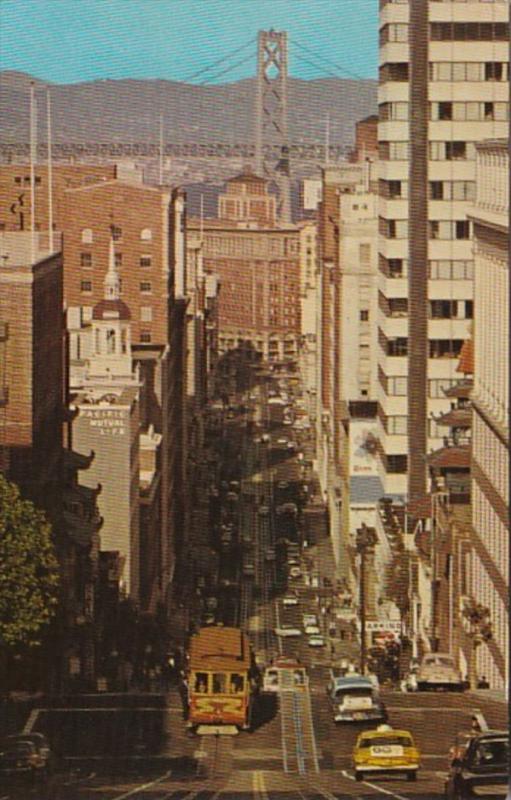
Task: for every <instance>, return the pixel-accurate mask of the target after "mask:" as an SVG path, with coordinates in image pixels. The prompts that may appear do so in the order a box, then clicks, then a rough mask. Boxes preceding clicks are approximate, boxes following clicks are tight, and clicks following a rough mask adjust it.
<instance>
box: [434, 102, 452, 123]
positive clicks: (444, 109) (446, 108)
mask: <svg viewBox="0 0 511 800" xmlns="http://www.w3.org/2000/svg"><path fill="white" fill-rule="evenodd" d="M452 106H453V104H452V103H448V102H441V103H433V104H432V112H433V116H432V119H440V120H445V119H452Z"/></svg>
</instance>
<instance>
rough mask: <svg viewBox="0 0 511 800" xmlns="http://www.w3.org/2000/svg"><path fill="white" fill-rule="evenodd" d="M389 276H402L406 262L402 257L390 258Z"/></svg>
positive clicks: (388, 263)
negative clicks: (404, 262)
mask: <svg viewBox="0 0 511 800" xmlns="http://www.w3.org/2000/svg"><path fill="white" fill-rule="evenodd" d="M387 265H388V276H389V278H402V277H403V275H404V269H403V267H404V264H403V259H402V258H389V260H388V261H387Z"/></svg>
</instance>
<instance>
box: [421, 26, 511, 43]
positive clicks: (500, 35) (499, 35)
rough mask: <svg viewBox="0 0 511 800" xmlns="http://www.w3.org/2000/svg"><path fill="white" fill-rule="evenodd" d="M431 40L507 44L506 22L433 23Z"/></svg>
mask: <svg viewBox="0 0 511 800" xmlns="http://www.w3.org/2000/svg"><path fill="white" fill-rule="evenodd" d="M429 27H430V38H431V40H432V41H436V42H477V41H479V42H491V41H497V42H505V41H506V39H507V37H508V36H509V32H508V26H507V23H505V22H431V23H430V26H429Z"/></svg>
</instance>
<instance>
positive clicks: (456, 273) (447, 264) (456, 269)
mask: <svg viewBox="0 0 511 800" xmlns="http://www.w3.org/2000/svg"><path fill="white" fill-rule="evenodd" d="M473 276H474V262H473V261H461V260H460V261H450V260H440V261H430V262H429V277H430V278H431V279H432V280H458V281H460V280H465V281H470V280H473Z"/></svg>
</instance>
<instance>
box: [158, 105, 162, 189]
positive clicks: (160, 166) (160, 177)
mask: <svg viewBox="0 0 511 800" xmlns="http://www.w3.org/2000/svg"><path fill="white" fill-rule="evenodd" d="M159 154H160V163H159V184H160V186H163V114H160V148H159Z"/></svg>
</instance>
